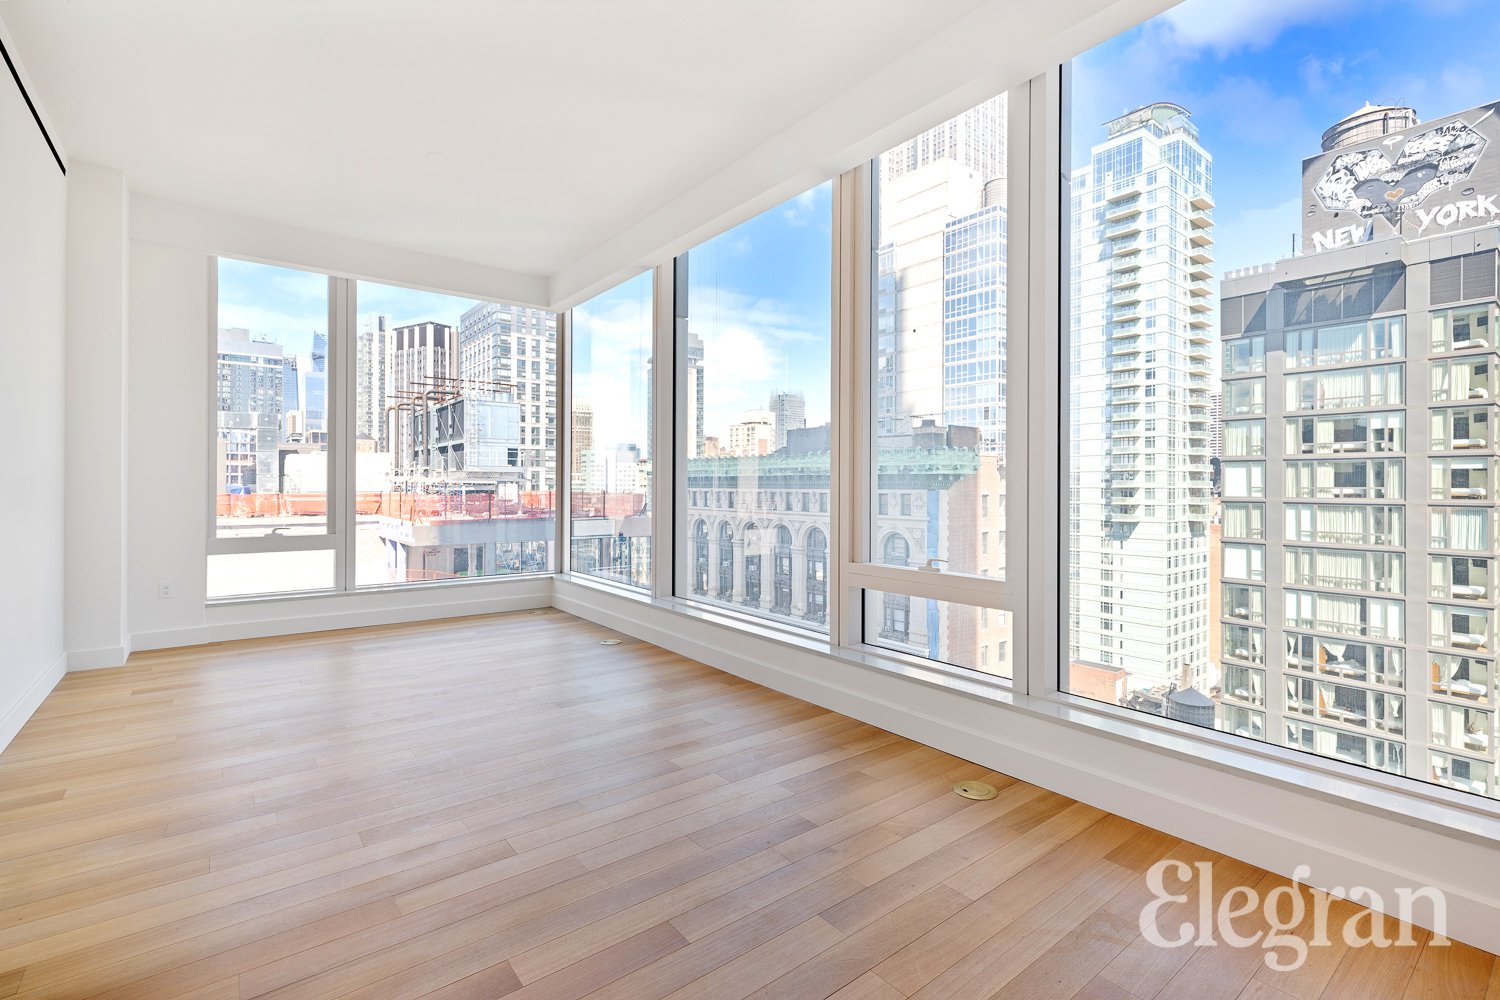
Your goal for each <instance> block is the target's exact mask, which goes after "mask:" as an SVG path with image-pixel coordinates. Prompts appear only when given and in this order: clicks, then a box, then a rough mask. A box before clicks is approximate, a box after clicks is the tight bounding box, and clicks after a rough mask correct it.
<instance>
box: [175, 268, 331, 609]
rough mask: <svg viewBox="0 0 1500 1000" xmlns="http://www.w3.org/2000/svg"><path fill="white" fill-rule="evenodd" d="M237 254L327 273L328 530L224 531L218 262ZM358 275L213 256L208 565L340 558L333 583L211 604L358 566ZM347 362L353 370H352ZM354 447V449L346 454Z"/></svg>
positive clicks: (321, 590)
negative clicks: (221, 560)
mask: <svg viewBox="0 0 1500 1000" xmlns="http://www.w3.org/2000/svg"><path fill="white" fill-rule="evenodd" d="M220 260H234V261H239V262H242V263H248V264H255V265H259V266H267V267H277V268H282V269H285V270H292V271H301V272H303V273H306V274H314V275H320V276H322V277H324V278H326V279H327V282H328V319H327V323H328V326H327V329H328V363H327V367H328V398H327V407H328V447H327V449H326V451H325V454H326V455H327V461H328V473H327V478H326V481H325V490H324V498H325V499H324V511H325V514H324V531H323V533H321V534H306V535H276V534H265V535H250V536H244V537H239V538H229V537H221V536H220V535H219V516H218V497H219V486H220V483H219V477H218V471H217V465H218V412H219V402H218V391H217V386H218V373H219V261H220ZM353 285H354V283H353V281H352V280H351V279H349V278H343V277H338V276H335V275H333V274H328V273H326V272H323V271H321V270H318V269H316V268H311V267H303V266H300V265H296V264H284V263H281V262H273V261H265V260H259V259H256V258H253V257H240V256H231V255H228V254H210V255H208V330H207V336H208V374H207V377H206V378H205V380H204V381H205V383H206V395H205V402H206V407H207V414H208V422H207V426H206V428H205V434H204V448H205V456H206V459H207V460H206V462H205V468H204V483H205V487H206V489H205V490H204V494H205V496H204V500H205V505H204V513H205V517H206V523H205V529H206V530H205V538H204V541H205V546H206V553H205V554H206V558H205V560H204V572H205V574H206V573H207V571H208V560H209V559H212V558H213V557H214V556H223V555H259V554H271V553H277V552H324V551H332V552H333V557H334V568H333V585H332V586H330V587H314V588H309V589H306V590H296V591H274V592H270V593H264V594H229V595H225V596H223V597H209V598H207V602H206V603H208V604H210V605H214V604H226V603H241V602H250V601H266V600H284V599H287V598H292V597H307V596H320V595H326V594H335V593H340V592H342V591H344V590H345V589H350V586H351V585H352V578H353V573H354V565H353V564H354V559H353V548H352V544H351V543H350V542H349V538H350V537H351V536H352V532H351V531H350V527H351V526H352V525H353V524H354V495H353V491H352V490H350V489H349V488H348V484H349V483H350V482H352V481H353V478H352V477H353V464H354V449H353V448H346V447H344V443H343V440H342V438H343V436H344V431H345V429H347V428H352V427H353V426H354V423H353V421H354V399H353V394H352V393H351V392H350V391H349V389H350V387H351V386H352V384H353V383H352V360H353V359H352V355H353V353H354V352H352V351H349V350H346V344H345V338H344V333H343V331H344V327H343V324H344V323H345V322H346V319H347V317H348V309H349V299H350V297H351V296H352V295H353V293H354V292H353ZM346 365H347V366H348V367H349V369H350V370H349V371H345V367H346ZM346 452H347V454H346Z"/></svg>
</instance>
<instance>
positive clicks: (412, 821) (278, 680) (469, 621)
mask: <svg viewBox="0 0 1500 1000" xmlns="http://www.w3.org/2000/svg"><path fill="white" fill-rule="evenodd" d="M611 635H613V633H611V632H610V631H609V630H607V629H604V628H601V627H599V626H597V625H592V624H590V623H588V622H584V621H581V620H578V619H576V618H572V617H570V616H568V615H565V614H562V613H560V612H556V611H550V610H549V611H546V612H544V613H542V614H536V615H532V614H527V613H517V614H501V615H489V616H480V617H474V618H465V619H459V620H454V621H448V622H424V623H418V624H412V625H392V626H381V627H377V628H370V629H358V630H348V631H341V632H325V633H318V634H315V635H305V636H287V637H278V638H274V639H261V640H252V641H247V642H234V643H218V644H212V645H207V646H200V647H195V648H190V649H179V650H167V651H160V652H154V653H146V654H140V655H137V656H134V657H132V658H131V661H130V663H129V665H127V666H126V667H124V668H122V669H117V670H104V671H90V672H86V673H80V674H69V675H67V676H66V677H65V678H64V679H63V681H62V682H61V683H60V684H59V685H58V686H57V689H56V690H55V691H54V692H53V693H52V694H51V695H50V696H49V697H48V698H47V699H46V701H45V702H44V703H43V704H42V706H41V707H40V708H39V709H38V710H37V712H36V713H35V715H34V716H33V717H32V719H31V720H30V721H29V722H28V723H27V725H26V726H25V727H24V728H23V729H22V731H21V733H20V734H19V735H18V736H17V737H16V739H15V740H14V741H13V742H12V744H11V745H10V747H9V748H8V749H7V750H6V751H5V752H4V753H3V754H0V998H8V997H17V998H21V1000H79V998H83V997H91V998H95V1000H171V998H192V1000H231V998H232V1000H248V998H252V997H263V998H277V1000H294V998H303V1000H331V998H339V997H362V998H368V1000H418V998H432V1000H470V998H473V1000H497V998H499V997H517V998H541V997H548V998H554V997H555V998H563V997H567V998H575V997H583V996H589V997H591V998H592V1000H650V998H659V997H667V996H670V997H673V998H675V1000H686V998H705V1000H740V998H744V997H747V996H760V997H765V998H772V997H774V998H777V1000H782V998H789V1000H802V998H809V1000H823V998H828V997H836V998H838V1000H896V998H900V997H908V996H917V997H923V998H941V1000H958V998H964V997H975V998H988V997H995V998H1007V1000H1053V998H1057V1000H1068V998H1072V1000H1171V998H1172V997H1192V998H1195V1000H1198V998H1203V1000H1208V998H1214V997H1222V998H1225V1000H1235V998H1238V1000H1287V998H1294V1000H1314V998H1318V997H1327V998H1330V1000H1338V998H1350V997H1358V998H1360V1000H1370V998H1378V997H1390V998H1392V1000H1406V998H1417V997H1433V998H1439V997H1441V998H1448V997H1457V998H1465V1000H1467V998H1470V997H1472V998H1474V1000H1500V964H1497V963H1496V961H1495V959H1494V958H1493V956H1490V955H1488V954H1485V953H1483V952H1479V951H1476V950H1474V949H1472V948H1467V947H1465V946H1462V945H1454V946H1452V947H1450V948H1441V947H1436V946H1432V945H1431V944H1430V941H1429V938H1430V935H1427V934H1426V932H1422V931H1418V932H1416V934H1417V939H1416V940H1417V942H1418V943H1417V945H1416V946H1413V947H1405V948H1401V947H1398V948H1388V949H1374V948H1350V947H1348V946H1347V945H1345V944H1344V943H1343V942H1342V938H1341V936H1340V934H1341V930H1342V926H1343V922H1344V921H1346V920H1349V919H1351V918H1355V917H1358V916H1359V915H1361V914H1362V913H1363V912H1364V911H1361V910H1359V909H1358V908H1357V907H1354V906H1353V905H1351V904H1349V903H1347V902H1343V901H1337V900H1334V901H1330V902H1328V904H1327V908H1328V911H1329V913H1330V915H1331V916H1332V917H1333V925H1334V926H1333V927H1332V928H1331V929H1332V931H1333V934H1334V941H1333V942H1332V943H1330V944H1329V945H1328V946H1327V947H1322V948H1314V949H1312V951H1311V952H1310V954H1309V956H1308V960H1307V961H1306V962H1305V963H1304V964H1303V965H1302V967H1301V968H1299V969H1298V970H1296V971H1295V972H1287V973H1277V972H1274V971H1271V970H1268V969H1267V968H1265V966H1264V964H1263V961H1262V959H1263V949H1260V948H1254V949H1246V950H1236V949H1230V948H1226V947H1222V946H1221V947H1218V948H1209V947H1202V946H1197V945H1189V946H1186V947H1182V948H1160V947H1156V946H1153V945H1152V944H1151V943H1150V942H1149V941H1148V940H1147V939H1146V938H1145V937H1144V936H1143V935H1142V933H1141V930H1140V926H1139V915H1140V912H1141V909H1142V907H1143V906H1145V905H1146V903H1148V902H1149V901H1150V893H1149V890H1148V887H1147V883H1146V880H1145V872H1146V871H1147V869H1148V868H1149V867H1150V866H1151V864H1152V863H1154V862H1156V861H1158V860H1161V859H1164V858H1171V859H1176V860H1179V861H1182V862H1184V863H1187V864H1193V863H1195V862H1200V861H1202V862H1209V863H1211V864H1212V865H1213V867H1214V874H1215V879H1216V882H1215V893H1216V897H1222V895H1223V894H1224V893H1226V892H1228V891H1230V890H1231V888H1233V887H1236V886H1245V887H1254V888H1255V889H1257V890H1259V891H1261V892H1265V891H1267V890H1269V889H1272V888H1278V887H1282V886H1285V884H1286V883H1285V881H1284V880H1282V879H1279V878H1276V877H1274V876H1271V875H1268V874H1267V873H1265V872H1262V871H1260V870H1258V869H1255V868H1253V867H1251V866H1249V865H1245V864H1242V863H1240V862H1236V861H1233V860H1231V859H1227V858H1223V857H1221V856H1219V855H1216V854H1214V853H1213V852H1211V851H1207V850H1204V849H1203V848H1201V847H1198V846H1196V845H1193V844H1188V843H1183V842H1180V841H1176V840H1174V839H1173V838H1171V837H1169V836H1166V835H1164V834H1161V833H1157V832H1155V831H1152V830H1149V829H1147V828H1145V827H1142V826H1140V825H1138V824H1135V823H1132V822H1129V821H1126V820H1124V819H1121V818H1120V817H1116V816H1111V815H1109V814H1107V813H1105V812H1102V811H1101V810H1099V809H1096V808H1093V807H1091V806H1088V805H1084V804H1081V803H1077V802H1074V801H1072V800H1070V799H1067V798H1066V797H1064V796H1061V795H1058V794H1056V793H1053V792H1050V791H1046V790H1044V789H1041V788H1038V787H1036V786H1034V785H1029V784H1026V783H1025V782H1021V781H1018V780H1016V779H1014V778H1012V777H1009V776H1007V775H1004V774H999V773H996V772H992V771H988V770H987V769H985V768H983V767H978V766H976V765H973V764H971V763H968V762H965V761H963V760H960V759H959V758H956V757H953V756H951V755H949V754H947V753H943V752H941V751H939V750H935V749H933V748H931V747H925V746H921V745H919V744H916V743H913V742H911V741H909V740H905V739H902V738H901V737H898V736H896V735H894V734H892V733H888V732H884V731H882V730H880V729H877V728H875V727H873V726H870V725H867V724H865V723H862V722H859V721H857V720H854V719H849V718H846V717H844V716H840V715H838V714H836V713H833V712H829V711H826V710H824V709H821V708H819V707H817V706H815V705H810V704H807V703H805V702H800V701H797V700H795V699H792V698H788V697H785V696H783V695H780V694H778V693H776V692H773V691H769V690H767V689H764V688H761V687H758V686H756V685H754V684H751V683H749V682H747V681H744V680H742V679H740V678H737V677H733V676H731V675H728V674H724V673H720V672H718V671H714V670H711V669H709V668H707V667H704V666H702V665H700V664H697V663H694V662H692V661H690V660H687V659H684V658H682V657H680V656H676V655H674V654H672V653H669V652H666V651H664V650H661V649H658V648H656V647H653V646H651V645H649V644H647V643H644V642H641V641H639V640H635V639H629V638H627V639H626V641H625V642H623V643H622V644H621V645H619V646H615V647H601V646H599V645H598V641H599V639H601V638H604V637H606V636H611ZM963 779H975V780H983V781H988V782H990V783H991V784H994V785H995V786H996V787H997V788H998V789H999V794H998V796H997V797H996V798H994V799H992V800H988V801H980V802H974V801H970V800H966V799H962V798H960V797H958V796H956V795H954V794H953V791H952V786H953V784H954V782H956V781H958V780H963ZM1303 892H1304V897H1305V899H1307V900H1308V901H1312V900H1314V899H1317V898H1318V896H1319V894H1316V893H1313V892H1312V891H1310V890H1303ZM1196 906H1197V903H1196V899H1194V900H1192V901H1190V902H1186V903H1183V904H1180V905H1176V906H1169V907H1167V908H1164V909H1163V910H1162V912H1161V914H1160V915H1159V923H1160V924H1161V926H1163V927H1164V928H1170V927H1175V926H1176V924H1177V923H1180V922H1181V921H1183V920H1191V919H1194V918H1195V917H1196ZM1311 910H1312V907H1311V905H1309V907H1308V911H1309V913H1310V912H1311ZM1256 919H1258V918H1254V917H1246V918H1245V921H1244V925H1243V928H1242V929H1243V930H1246V931H1250V930H1253V929H1255V928H1256V927H1257V926H1258V925H1257V924H1256V923H1255V921H1256ZM1310 921H1311V917H1310V916H1309V917H1308V918H1307V920H1305V921H1304V925H1303V926H1302V927H1299V928H1298V929H1297V931H1296V933H1300V934H1310V933H1311V931H1312V925H1311V923H1310Z"/></svg>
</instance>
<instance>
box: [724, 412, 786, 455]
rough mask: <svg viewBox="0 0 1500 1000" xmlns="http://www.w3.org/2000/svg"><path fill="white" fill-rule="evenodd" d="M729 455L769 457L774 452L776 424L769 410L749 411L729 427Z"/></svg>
mask: <svg viewBox="0 0 1500 1000" xmlns="http://www.w3.org/2000/svg"><path fill="white" fill-rule="evenodd" d="M728 447H729V454H731V455H738V456H753V455H769V454H771V452H773V451H775V450H776V422H775V418H774V416H773V415H772V414H771V411H770V410H751V411H749V412H748V413H746V414H745V415H744V417H743V418H742V419H741V420H740V421H739V422H738V423H733V424H730V425H729V444H728Z"/></svg>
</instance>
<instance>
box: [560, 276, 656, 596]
mask: <svg viewBox="0 0 1500 1000" xmlns="http://www.w3.org/2000/svg"><path fill="white" fill-rule="evenodd" d="M651 290H652V276H651V272H649V271H648V272H646V273H645V274H642V275H639V276H638V277H635V278H632V279H631V280H630V281H627V282H625V283H624V284H622V285H619V286H617V287H615V288H613V289H611V290H609V291H607V292H605V293H604V294H602V295H598V296H595V297H594V298H592V299H590V300H589V301H587V302H585V303H584V304H583V305H581V306H578V307H577V308H576V309H574V310H573V346H572V353H571V355H570V357H571V363H572V366H573V375H572V377H573V392H572V396H571V397H570V405H571V406H572V408H573V414H572V418H573V424H572V427H573V438H572V455H571V456H570V457H569V458H570V461H569V465H570V467H571V469H572V492H571V499H570V502H571V503H572V507H573V510H572V519H573V523H572V539H573V542H572V549H573V551H572V553H571V559H572V561H571V564H570V565H571V569H572V571H573V572H574V573H583V574H586V575H588V576H597V577H600V578H602V579H606V580H613V581H615V582H616V583H624V584H628V585H630V586H632V587H640V588H642V589H646V590H649V589H650V588H651V510H650V507H651V327H652V319H651V317H652V307H651V303H652V293H651Z"/></svg>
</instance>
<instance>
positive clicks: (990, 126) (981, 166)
mask: <svg viewBox="0 0 1500 1000" xmlns="http://www.w3.org/2000/svg"><path fill="white" fill-rule="evenodd" d="M1005 102H1006V96H1005V95H1004V94H1001V95H999V96H997V97H992V98H990V99H989V100H988V101H985V102H984V103H983V104H980V105H978V106H977V107H973V108H970V109H969V110H968V111H965V112H963V113H962V114H960V115H958V116H957V117H954V118H950V119H949V120H948V121H946V122H944V123H943V124H941V125H939V126H937V127H936V128H930V129H928V130H927V131H926V132H923V133H922V134H921V135H918V136H916V137H914V138H912V139H909V140H907V141H906V142H903V143H902V144H901V145H899V146H897V147H895V148H894V149H892V150H890V151H889V152H887V153H886V154H885V155H884V156H882V157H881V158H880V159H881V166H882V168H883V169H882V177H881V181H882V182H885V181H893V180H895V179H896V178H898V177H901V176H903V175H905V174H909V173H912V172H914V171H917V170H920V169H922V168H923V167H925V166H928V165H929V164H933V163H941V162H945V161H946V162H952V163H957V164H959V165H961V166H963V167H965V168H966V169H967V170H968V171H969V172H970V173H972V174H974V175H975V176H976V177H978V178H979V179H980V180H981V181H990V180H995V179H997V178H1003V177H1005V162H1006V159H1005V141H1006V121H1007V116H1006V103H1005ZM1004 187H1005V185H1003V184H1000V185H997V188H998V189H999V190H1000V191H1001V192H1002V193H1001V194H1000V202H1001V203H1002V204H1003V203H1004V194H1003V190H1004Z"/></svg>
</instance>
